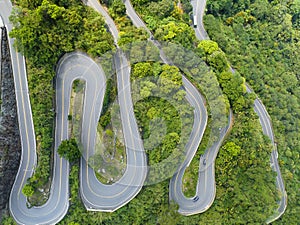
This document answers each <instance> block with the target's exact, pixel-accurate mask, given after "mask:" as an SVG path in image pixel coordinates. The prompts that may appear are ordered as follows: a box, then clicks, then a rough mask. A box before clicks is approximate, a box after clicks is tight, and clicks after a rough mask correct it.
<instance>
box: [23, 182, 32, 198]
mask: <svg viewBox="0 0 300 225" xmlns="http://www.w3.org/2000/svg"><path fill="white" fill-rule="evenodd" d="M22 193H23V194H24V195H25V196H26V197H31V196H32V195H33V193H34V189H33V187H32V186H31V185H30V184H25V185H24V187H23V189H22Z"/></svg>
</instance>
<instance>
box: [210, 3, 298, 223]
mask: <svg viewBox="0 0 300 225" xmlns="http://www.w3.org/2000/svg"><path fill="white" fill-rule="evenodd" d="M223 2H224V1H223ZM223 2H222V1H221V2H219V1H218V2H217V1H208V13H211V14H213V15H211V14H209V15H207V16H206V17H205V25H206V28H207V30H208V32H209V35H210V37H211V38H212V39H213V40H215V41H217V42H218V43H219V45H220V47H221V48H222V49H223V50H224V51H225V53H226V56H227V58H228V59H229V60H230V62H231V64H232V66H233V67H234V68H236V69H237V70H238V71H239V72H240V73H241V75H242V76H244V77H245V78H246V79H247V81H248V82H249V83H250V84H251V86H252V87H253V88H254V90H255V92H256V93H257V94H258V96H259V97H260V98H261V99H262V101H263V102H264V104H265V106H266V108H267V110H268V112H269V114H270V116H271V119H272V124H273V128H274V132H275V137H276V141H277V143H278V145H277V146H278V152H279V158H278V160H279V163H280V167H281V172H282V175H283V179H284V181H285V187H286V191H287V196H288V207H287V210H286V212H285V214H284V215H283V216H282V218H281V219H279V220H278V221H276V222H274V223H272V224H298V223H299V221H300V214H299V213H298V212H299V211H300V208H299V199H300V197H299V194H298V193H299V188H300V185H299V184H300V183H299V179H300V178H299V177H300V165H299V163H297V162H298V161H299V155H300V148H299V146H300V138H299V137H300V136H299V128H300V126H299V124H300V118H299V115H300V99H299V96H300V88H299V85H300V83H299V80H300V76H299V69H300V67H299V62H300V58H299V56H300V51H299V50H300V48H299V43H300V42H299V40H300V33H299V31H300V30H299V9H300V8H299V1H297V0H294V1H250V2H249V1H235V2H232V1H225V2H228V3H229V2H230V4H231V6H230V7H227V6H226V4H227V3H226V4H223ZM225 2H224V3H225Z"/></svg>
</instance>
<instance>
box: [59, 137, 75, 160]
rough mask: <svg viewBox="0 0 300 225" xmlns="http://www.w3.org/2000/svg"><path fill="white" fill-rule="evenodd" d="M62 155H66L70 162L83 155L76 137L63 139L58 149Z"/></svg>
mask: <svg viewBox="0 0 300 225" xmlns="http://www.w3.org/2000/svg"><path fill="white" fill-rule="evenodd" d="M57 152H58V154H59V155H60V157H64V158H65V159H67V160H69V161H70V162H75V161H77V160H78V159H79V158H80V157H81V152H80V150H79V148H78V145H77V142H76V140H75V139H74V138H72V139H70V140H63V141H62V142H61V144H60V145H59V147H58V149H57Z"/></svg>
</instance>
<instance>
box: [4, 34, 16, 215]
mask: <svg viewBox="0 0 300 225" xmlns="http://www.w3.org/2000/svg"><path fill="white" fill-rule="evenodd" d="M1 42H2V43H1V46H2V47H1V79H0V85H1V100H2V105H1V110H0V218H1V215H2V213H4V212H5V211H6V209H7V208H8V200H9V194H10V190H11V188H12V185H13V182H14V180H15V176H16V173H17V171H18V168H19V161H20V153H21V143H20V136H19V125H18V117H17V106H16V96H15V88H14V79H13V73H12V68H11V61H10V52H9V47H8V42H7V32H6V29H5V28H3V29H2V41H1ZM0 221H1V220H0Z"/></svg>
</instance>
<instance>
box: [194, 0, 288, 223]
mask: <svg viewBox="0 0 300 225" xmlns="http://www.w3.org/2000/svg"><path fill="white" fill-rule="evenodd" d="M191 4H192V6H193V15H196V16H197V20H198V21H197V22H198V26H197V27H196V28H194V30H195V33H196V36H197V38H198V39H199V40H204V39H209V36H208V34H207V33H206V30H205V29H204V26H203V19H202V18H203V16H204V12H205V6H206V0H191ZM230 69H231V71H232V72H234V70H233V69H232V68H230ZM246 88H247V92H252V90H251V88H250V87H249V85H248V84H246ZM254 111H255V112H256V113H257V115H258V117H259V121H260V124H261V126H262V130H263V133H264V134H265V135H267V136H268V137H269V138H270V140H271V143H272V145H273V151H272V153H271V157H270V163H271V167H272V168H273V170H274V171H275V172H276V173H277V177H276V185H277V188H278V189H279V191H280V193H281V195H282V196H281V199H280V202H279V207H278V209H277V211H278V212H277V213H276V214H274V215H272V216H271V217H270V219H268V220H267V221H266V222H267V223H271V222H273V221H275V220H277V219H278V218H279V217H280V216H281V215H282V214H283V213H284V212H285V210H286V207H287V193H286V191H285V187H284V182H283V179H282V176H281V172H280V168H279V164H278V160H277V159H278V152H277V145H276V143H275V141H274V139H275V138H274V133H273V129H272V123H271V119H270V116H269V114H268V112H267V110H266V108H265V106H264V105H263V103H262V101H261V100H260V99H259V98H258V97H257V98H256V99H255V101H254Z"/></svg>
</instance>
